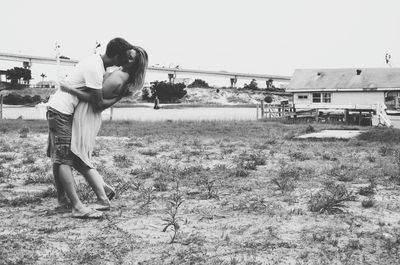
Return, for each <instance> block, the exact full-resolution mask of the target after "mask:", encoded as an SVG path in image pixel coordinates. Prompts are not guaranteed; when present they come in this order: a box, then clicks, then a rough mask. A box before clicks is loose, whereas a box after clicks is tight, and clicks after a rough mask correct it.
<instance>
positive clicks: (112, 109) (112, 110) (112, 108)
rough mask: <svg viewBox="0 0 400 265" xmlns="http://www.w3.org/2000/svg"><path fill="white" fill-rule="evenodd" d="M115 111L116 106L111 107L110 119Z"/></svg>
mask: <svg viewBox="0 0 400 265" xmlns="http://www.w3.org/2000/svg"><path fill="white" fill-rule="evenodd" d="M113 112H114V107H111V108H110V121H112V116H113Z"/></svg>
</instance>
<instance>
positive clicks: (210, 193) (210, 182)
mask: <svg viewBox="0 0 400 265" xmlns="http://www.w3.org/2000/svg"><path fill="white" fill-rule="evenodd" d="M215 181H216V180H215V179H213V178H211V177H209V176H208V175H205V174H203V175H202V176H200V178H199V180H198V181H197V185H201V186H202V187H203V188H204V189H205V191H206V194H205V196H204V197H205V198H206V199H213V198H218V191H217V189H216V186H215Z"/></svg>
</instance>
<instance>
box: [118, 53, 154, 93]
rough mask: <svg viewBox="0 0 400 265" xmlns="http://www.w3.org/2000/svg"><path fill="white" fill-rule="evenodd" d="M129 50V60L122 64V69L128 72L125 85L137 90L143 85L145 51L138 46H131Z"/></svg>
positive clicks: (146, 61)
mask: <svg viewBox="0 0 400 265" xmlns="http://www.w3.org/2000/svg"><path fill="white" fill-rule="evenodd" d="M132 50H133V51H131V57H132V58H131V61H130V62H129V63H127V64H126V65H124V66H123V68H122V71H123V72H126V73H128V74H129V78H128V81H127V82H126V84H125V85H127V86H129V90H130V91H132V90H138V89H141V88H142V87H143V84H144V79H145V76H146V70H147V65H148V61H149V59H148V56H147V52H146V51H145V50H144V49H143V48H142V47H139V46H133V48H132Z"/></svg>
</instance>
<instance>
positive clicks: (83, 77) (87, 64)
mask: <svg viewBox="0 0 400 265" xmlns="http://www.w3.org/2000/svg"><path fill="white" fill-rule="evenodd" d="M104 73H105V69H104V64H103V60H102V59H101V57H100V55H99V54H94V55H92V56H90V57H88V58H86V59H84V60H82V61H80V62H79V63H78V64H77V65H76V66H75V67H74V69H73V70H72V71H71V73H70V74H69V75H68V77H67V78H66V80H65V81H66V82H68V84H69V85H70V86H71V87H73V88H78V87H84V86H85V87H90V88H93V89H102V88H103V75H104ZM78 103H79V99H78V98H77V97H76V96H74V95H71V94H69V93H66V92H63V91H61V90H60V88H58V90H57V91H56V93H54V94H53V95H52V96H51V97H50V100H49V102H48V103H47V105H48V106H49V107H52V108H53V109H56V110H58V111H59V112H61V113H64V114H67V115H72V114H73V113H74V110H75V107H76V106H77V105H78Z"/></svg>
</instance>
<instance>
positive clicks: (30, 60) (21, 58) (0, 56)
mask: <svg viewBox="0 0 400 265" xmlns="http://www.w3.org/2000/svg"><path fill="white" fill-rule="evenodd" d="M0 60H4V61H14V62H22V63H23V65H24V66H28V67H30V66H32V64H34V63H35V64H36V63H37V64H53V65H54V64H55V65H57V59H56V58H51V57H43V56H35V55H22V54H13V53H1V52H0ZM78 62H79V61H78V60H73V59H63V58H60V65H63V66H74V65H76V64H77V63H78ZM148 71H151V72H162V73H167V74H168V77H169V79H170V81H171V80H173V79H175V77H176V75H177V74H178V73H185V74H189V75H209V76H218V77H229V78H230V80H231V85H232V86H233V85H236V81H237V79H238V78H239V79H258V80H269V79H272V80H274V81H279V82H289V81H290V78H291V77H290V76H281V75H264V74H246V73H236V72H226V71H206V70H193V69H182V68H170V67H155V66H149V67H148Z"/></svg>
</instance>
